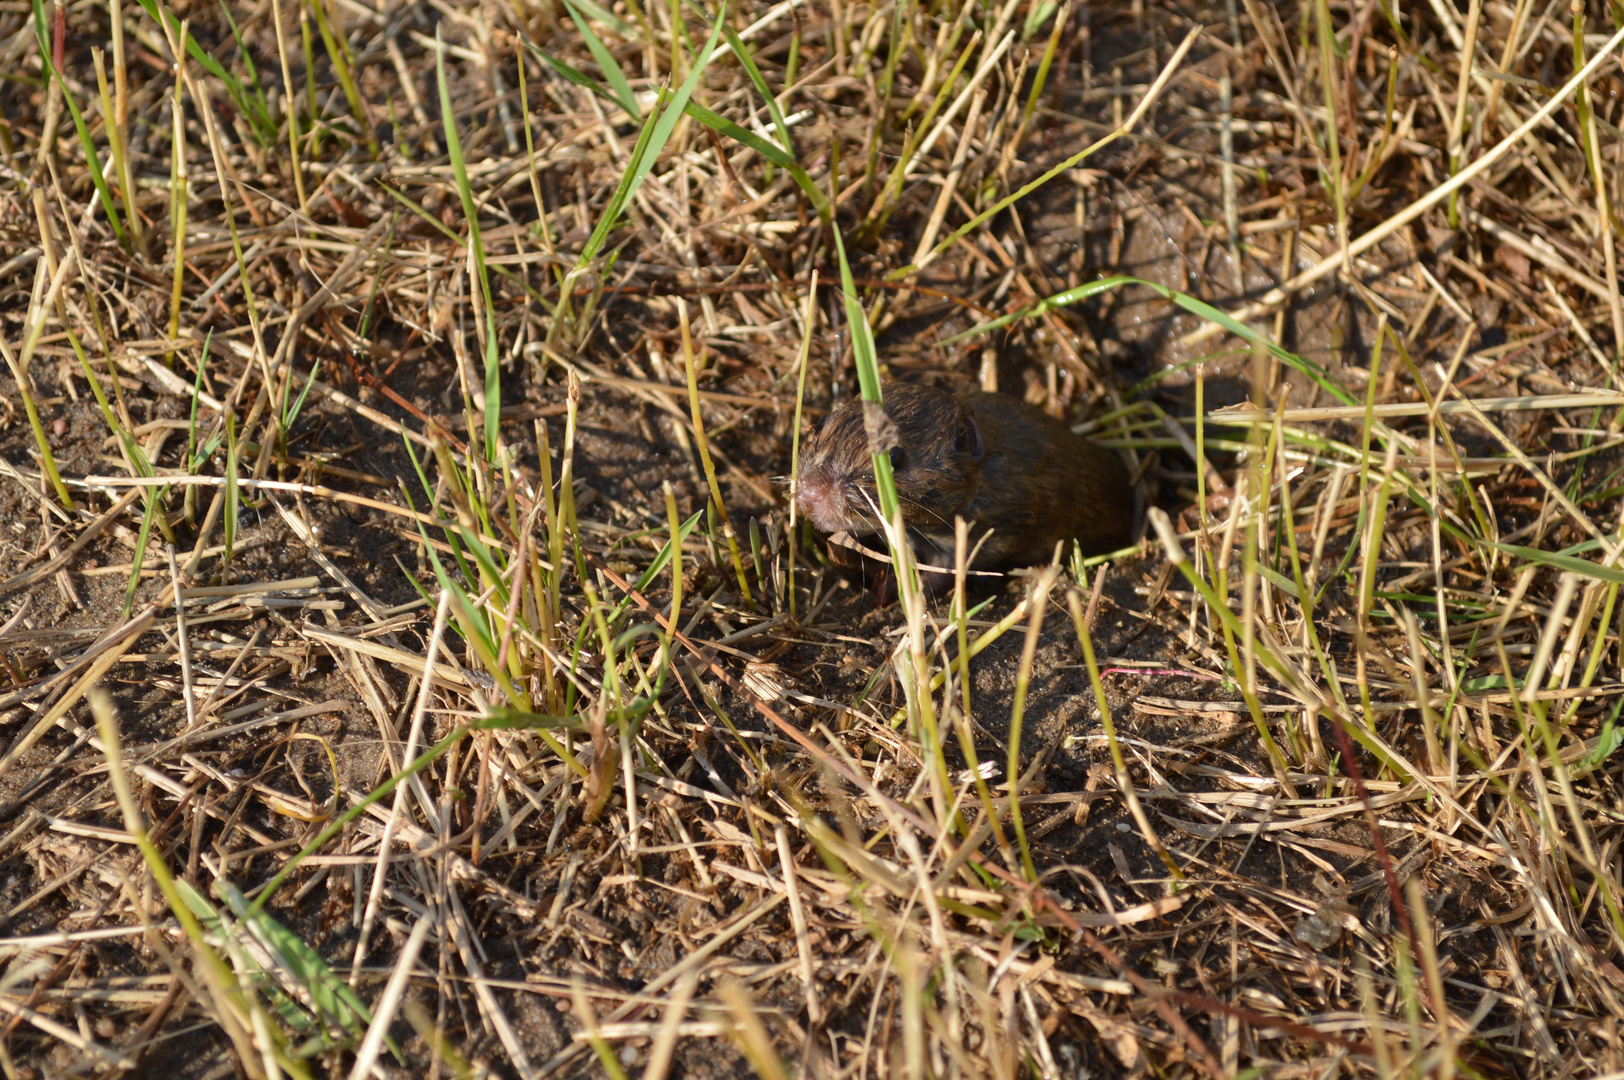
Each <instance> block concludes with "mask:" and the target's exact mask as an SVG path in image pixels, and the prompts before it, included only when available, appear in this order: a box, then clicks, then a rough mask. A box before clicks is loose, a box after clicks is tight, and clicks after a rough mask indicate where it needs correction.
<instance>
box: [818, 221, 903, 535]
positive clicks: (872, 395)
mask: <svg viewBox="0 0 1624 1080" xmlns="http://www.w3.org/2000/svg"><path fill="white" fill-rule="evenodd" d="M831 231H832V234H833V236H834V238H835V253H836V254H837V255H838V256H839V258H840V294H841V298H842V299H843V300H844V301H845V302H846V323H847V326H848V327H849V329H850V331H851V348H852V361H853V363H854V364H855V365H856V367H857V382H858V384H859V385H860V386H861V387H862V391H863V400H864V401H872V402H875V403H876V404H878V403H879V402H880V364H879V353H878V350H877V349H875V347H874V330H873V328H872V327H870V326H869V325H868V314H867V313H866V312H865V311H864V310H863V305H862V304H861V303H859V302H858V300H857V287H856V285H855V284H854V283H853V281H852V274H851V263H850V262H849V261H847V259H846V245H845V243H844V242H843V241H842V240H841V239H840V230H839V229H834V230H831ZM872 456H873V458H874V486H875V487H876V488H877V489H878V490H879V493H880V513H881V514H883V515H884V517H885V520H886V521H888V522H890V521H895V520H896V516H897V505H898V502H897V483H896V477H895V476H893V475H892V473H891V457H890V455H889V454H882V453H874V454H873V455H872ZM886 536H887V538H888V539H889V537H890V530H889V529H887V530H886ZM892 554H893V555H898V554H899V553H897V552H893V553H892ZM899 565H900V562H899Z"/></svg>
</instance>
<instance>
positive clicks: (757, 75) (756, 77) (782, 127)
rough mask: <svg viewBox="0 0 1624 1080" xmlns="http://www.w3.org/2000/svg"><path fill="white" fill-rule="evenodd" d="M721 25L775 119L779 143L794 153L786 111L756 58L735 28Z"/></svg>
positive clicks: (729, 43)
mask: <svg viewBox="0 0 1624 1080" xmlns="http://www.w3.org/2000/svg"><path fill="white" fill-rule="evenodd" d="M721 25H722V33H723V34H724V35H726V37H727V43H728V46H729V47H730V48H732V50H733V55H734V56H737V57H738V58H739V63H741V64H743V65H744V70H745V73H746V74H747V75H749V76H750V81H751V82H752V83H754V84H755V87H756V93H758V94H760V95H761V99H762V101H764V102H765V103H766V105H767V113H768V115H770V116H771V117H772V118H773V127H775V128H777V129H778V141H779V143H780V144H782V146H783V148H784V149H785V150H790V151H793V150H794V149H795V144H794V143H792V142H791V141H790V138H789V124H788V123H786V122H785V120H784V110H782V109H780V108H779V107H778V98H776V97H774V96H773V92H772V88H771V87H770V86H768V85H767V80H766V79H765V78H763V77H762V74H761V69H760V68H758V67H757V66H756V60H755V57H753V56H751V55H750V50H748V49H746V48H745V47H744V42H742V41H740V40H739V35H738V34H736V33H734V32H733V27H731V26H729V25H727V24H726V23H723V24H721Z"/></svg>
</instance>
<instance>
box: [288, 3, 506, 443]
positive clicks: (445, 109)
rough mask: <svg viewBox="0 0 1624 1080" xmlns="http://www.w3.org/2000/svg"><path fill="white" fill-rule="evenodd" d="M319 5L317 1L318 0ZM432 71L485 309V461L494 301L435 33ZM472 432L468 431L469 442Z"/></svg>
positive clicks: (498, 415) (493, 403)
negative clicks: (435, 77) (436, 83)
mask: <svg viewBox="0 0 1624 1080" xmlns="http://www.w3.org/2000/svg"><path fill="white" fill-rule="evenodd" d="M317 2H318V3H319V2H320V0H317ZM434 44H435V53H434V70H435V74H436V76H437V77H438V79H439V83H440V117H441V119H442V120H443V121H444V123H445V142H446V150H447V152H448V153H449V154H450V155H451V170H452V172H453V174H454V175H455V176H456V180H457V194H458V195H459V196H461V197H462V212H463V214H464V215H466V216H467V218H468V244H469V246H470V247H471V248H472V249H473V252H474V268H475V269H476V270H477V272H478V274H479V290H480V297H479V302H480V303H481V304H483V305H484V307H485V460H486V461H494V460H495V459H496V442H497V436H498V435H499V434H500V431H499V428H500V425H501V420H502V365H501V363H500V360H501V355H500V350H498V349H497V347H496V298H495V297H494V296H493V295H491V276H490V274H489V273H488V272H487V271H486V269H485V244H484V241H483V240H482V239H481V238H480V233H479V211H478V209H477V208H476V207H475V206H474V193H473V189H472V188H471V187H470V186H469V183H468V166H467V163H466V162H465V161H463V157H462V140H461V139H460V138H459V137H458V135H457V117H456V110H455V109H454V108H453V107H452V104H451V86H450V84H449V83H448V82H447V81H446V75H445V43H444V42H442V41H441V40H440V39H439V36H438V33H436V36H435V39H434ZM472 438H473V432H469V439H470V441H472Z"/></svg>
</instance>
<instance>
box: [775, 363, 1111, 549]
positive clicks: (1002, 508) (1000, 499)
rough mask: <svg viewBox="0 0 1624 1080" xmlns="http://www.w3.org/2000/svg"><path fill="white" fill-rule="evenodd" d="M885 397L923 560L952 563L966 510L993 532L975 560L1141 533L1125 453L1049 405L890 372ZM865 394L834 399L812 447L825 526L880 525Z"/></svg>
mask: <svg viewBox="0 0 1624 1080" xmlns="http://www.w3.org/2000/svg"><path fill="white" fill-rule="evenodd" d="M881 398H882V400H883V403H884V404H883V408H884V414H885V418H886V420H887V421H889V422H888V423H886V422H881V423H879V424H878V425H877V426H878V427H879V428H880V429H881V432H880V442H881V445H882V446H884V447H885V448H886V450H887V452H888V453H889V455H890V459H891V471H892V473H893V475H894V476H895V477H896V488H897V497H898V500H899V501H900V503H901V507H902V517H903V521H904V523H905V524H906V525H907V528H908V533H909V541H910V546H911V547H912V548H913V551H914V556H915V558H916V559H918V560H919V562H920V563H922V564H928V565H931V566H936V567H948V568H950V567H952V566H953V558H954V555H953V548H954V544H953V519H954V518H955V517H962V518H964V519H965V520H966V521H968V522H969V524H970V545H971V547H972V549H973V548H974V546H975V544H976V543H977V541H980V540H981V539H982V537H983V536H984V535H985V536H986V539H985V541H984V542H982V545H981V549H980V551H979V552H978V553H977V555H976V557H975V559H974V561H973V562H972V564H971V568H972V569H975V570H986V571H996V570H1006V569H1011V568H1014V567H1018V566H1030V565H1032V564H1033V563H1040V562H1048V561H1049V560H1050V559H1051V558H1053V557H1054V549H1055V545H1056V544H1057V543H1059V542H1061V541H1065V540H1075V541H1076V542H1077V544H1078V547H1079V548H1080V549H1081V550H1082V552H1083V554H1084V555H1102V554H1105V553H1106V552H1109V551H1115V550H1117V549H1118V548H1122V547H1125V546H1127V545H1128V544H1129V543H1130V542H1131V541H1132V536H1133V519H1134V500H1133V488H1132V486H1131V485H1130V483H1129V480H1128V471H1127V469H1125V468H1124V467H1123V464H1122V461H1121V460H1120V459H1119V458H1118V457H1117V455H1116V454H1115V453H1113V452H1112V451H1110V450H1107V449H1106V448H1105V447H1103V446H1100V445H1098V444H1097V443H1094V442H1090V441H1089V440H1088V439H1085V438H1083V437H1082V436H1080V435H1077V434H1075V433H1073V432H1072V430H1071V429H1070V428H1069V427H1067V426H1066V425H1065V424H1064V423H1063V422H1061V421H1060V420H1057V419H1055V418H1054V417H1052V416H1050V415H1049V414H1048V413H1046V412H1044V411H1043V410H1042V409H1039V408H1037V407H1036V406H1033V405H1029V404H1028V403H1026V402H1025V401H1022V400H1020V399H1019V398H1013V397H1010V396H1008V395H1006V394H997V393H987V392H983V391H976V392H973V393H968V394H953V393H951V392H950V391H947V390H944V389H941V388H940V387H935V386H927V385H923V384H919V383H886V384H885V385H883V386H882V387H881ZM864 404H865V403H864V402H862V401H850V402H847V403H845V404H843V405H841V406H839V407H838V408H836V409H834V410H833V411H832V412H830V413H829V414H828V415H827V416H826V417H824V419H823V420H822V421H821V422H820V423H819V424H818V425H817V426H816V427H815V428H814V429H813V431H812V434H811V437H810V439H809V441H808V442H807V443H806V445H805V446H804V447H803V449H802V454H801V461H800V468H799V469H798V470H797V472H796V475H795V489H794V497H795V500H796V502H797V504H798V505H799V507H800V510H801V512H802V513H803V514H805V515H806V517H807V518H808V519H809V520H810V521H811V522H812V525H813V527H814V528H816V529H818V530H819V531H820V532H825V533H839V532H845V533H848V534H850V535H852V536H874V535H879V534H881V529H880V521H879V518H880V515H879V509H878V508H879V495H878V493H877V490H876V488H875V486H874V463H873V459H872V457H871V456H870V452H869V439H868V434H867V430H866V426H865V423H864ZM878 546H880V547H881V548H883V547H884V544H883V543H882V544H880V545H878ZM930 576H932V577H936V576H939V575H930Z"/></svg>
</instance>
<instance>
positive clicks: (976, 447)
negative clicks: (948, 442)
mask: <svg viewBox="0 0 1624 1080" xmlns="http://www.w3.org/2000/svg"><path fill="white" fill-rule="evenodd" d="M953 445H954V446H956V447H958V449H960V450H961V451H963V452H964V453H966V454H969V455H970V456H971V457H972V458H974V459H975V460H976V461H980V460H981V459H982V458H984V457H986V456H987V444H986V443H985V442H983V441H982V439H981V425H979V424H977V423H976V418H975V417H973V416H970V415H968V414H966V415H965V417H964V422H963V423H961V424H960V425H959V433H958V435H957V436H956V437H955V438H954V440H953Z"/></svg>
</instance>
